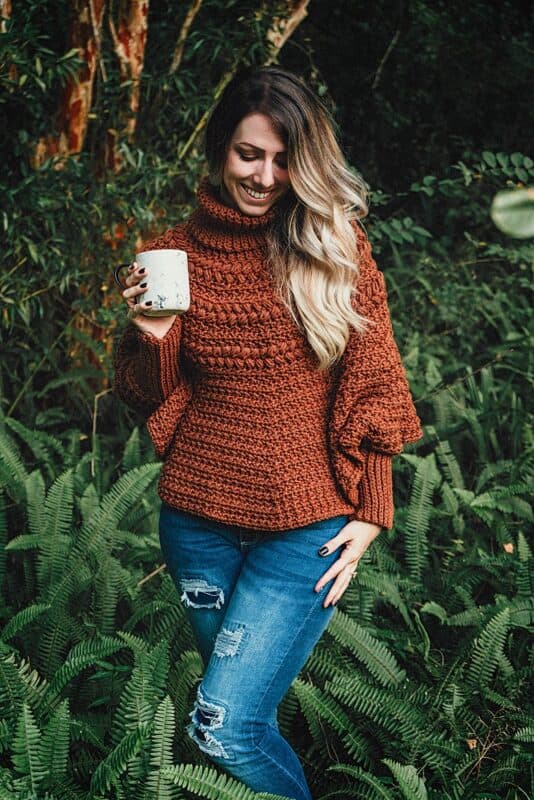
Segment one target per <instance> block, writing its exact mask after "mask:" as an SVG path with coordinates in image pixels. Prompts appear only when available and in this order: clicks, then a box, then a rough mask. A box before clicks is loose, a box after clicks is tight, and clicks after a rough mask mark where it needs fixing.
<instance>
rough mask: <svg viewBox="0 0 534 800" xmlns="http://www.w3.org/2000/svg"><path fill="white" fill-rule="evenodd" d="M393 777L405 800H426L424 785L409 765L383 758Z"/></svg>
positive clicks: (413, 768)
mask: <svg viewBox="0 0 534 800" xmlns="http://www.w3.org/2000/svg"><path fill="white" fill-rule="evenodd" d="M382 761H383V762H384V764H386V765H387V766H388V767H389V768H390V770H391V771H392V773H393V775H394V776H395V778H396V779H397V783H398V786H399V789H400V790H401V792H402V793H403V795H404V797H405V798H406V800H427V798H428V795H427V792H426V787H425V783H424V781H423V780H422V778H420V777H419V775H418V774H417V770H416V769H415V767H414V766H412V765H411V764H399V762H398V761H393V760H392V759H390V758H383V759H382Z"/></svg>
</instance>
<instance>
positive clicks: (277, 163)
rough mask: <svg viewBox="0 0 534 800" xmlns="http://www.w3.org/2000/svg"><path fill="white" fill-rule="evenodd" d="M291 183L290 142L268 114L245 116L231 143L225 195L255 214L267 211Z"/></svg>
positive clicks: (232, 201)
mask: <svg viewBox="0 0 534 800" xmlns="http://www.w3.org/2000/svg"><path fill="white" fill-rule="evenodd" d="M289 187H290V182H289V175H288V172H287V152H286V145H285V143H284V142H283V141H282V139H281V138H280V135H279V134H278V133H277V132H276V130H275V128H274V127H273V124H272V122H271V120H270V119H269V117H267V116H266V115H265V114H258V113H254V114H249V115H248V116H247V117H244V118H243V119H242V120H241V122H240V123H239V125H238V126H237V128H236V129H235V131H234V133H233V136H232V138H231V140H230V144H229V146H228V153H227V155H226V163H225V165H224V171H223V187H222V197H223V200H224V202H225V203H226V204H227V205H229V206H231V207H232V208H236V209H239V211H242V212H243V214H247V215H249V216H251V217H255V216H259V215H260V214H265V212H266V211H268V210H269V209H270V208H271V206H272V205H274V203H276V202H277V201H278V200H279V199H280V198H281V197H282V195H283V194H285V193H286V192H287V190H288V189H289Z"/></svg>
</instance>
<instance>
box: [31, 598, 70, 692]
mask: <svg viewBox="0 0 534 800" xmlns="http://www.w3.org/2000/svg"><path fill="white" fill-rule="evenodd" d="M50 605H51V606H52V608H53V613H52V612H49V613H48V614H47V615H46V616H45V617H44V619H43V620H42V621H41V630H40V635H39V644H38V651H37V665H38V667H39V669H40V670H41V672H43V673H44V674H45V675H46V676H47V677H48V678H49V677H51V676H52V675H53V674H54V672H55V671H56V670H57V669H58V668H59V666H60V665H61V664H63V662H64V660H65V653H66V651H67V648H68V646H69V641H70V639H71V638H72V636H73V634H74V620H73V618H72V616H71V615H70V614H69V613H68V612H67V610H66V609H65V608H63V607H62V606H59V605H56V606H54V604H53V603H50Z"/></svg>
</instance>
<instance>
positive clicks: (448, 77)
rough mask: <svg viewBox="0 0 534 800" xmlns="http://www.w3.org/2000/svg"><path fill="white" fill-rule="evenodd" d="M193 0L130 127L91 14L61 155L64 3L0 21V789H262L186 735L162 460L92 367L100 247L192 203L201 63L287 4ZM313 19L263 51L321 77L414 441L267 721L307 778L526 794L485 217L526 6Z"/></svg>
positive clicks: (519, 463) (521, 306)
mask: <svg viewBox="0 0 534 800" xmlns="http://www.w3.org/2000/svg"><path fill="white" fill-rule="evenodd" d="M128 2H129V3H130V4H131V5H133V4H134V0H128ZM128 2H126V0H125V2H124V3H123V4H121V5H120V7H119V8H118V9H112V10H111V12H110V11H109V10H106V11H105V14H106V15H107V14H109V13H113V14H119V13H122V10H124V7H127V6H128ZM180 5H182V4H180ZM194 5H195V3H192V6H194ZM197 5H198V6H199V10H198V14H197V16H196V18H195V19H194V21H193V24H192V26H191V28H190V30H189V32H188V36H187V38H186V41H185V47H184V49H183V57H182V60H181V63H180V65H179V67H178V68H177V69H176V70H175V71H172V70H171V69H170V65H171V61H172V56H173V53H174V52H175V48H176V43H177V39H178V36H179V33H180V30H181V26H182V25H183V21H184V17H185V14H186V11H187V8H185V7H184V8H183V9H182V8H180V9H179V10H178V11H177V10H176V4H165V3H162V2H155V0H152V3H151V4H150V7H149V16H148V38H147V44H146V56H145V64H144V70H143V73H142V78H141V83H140V90H141V91H140V108H139V112H138V114H137V117H136V126H135V132H134V133H133V134H132V135H127V134H126V133H124V131H125V130H126V124H125V122H124V120H125V108H126V109H128V108H129V106H128V103H129V102H130V99H131V94H129V92H131V85H132V82H131V81H130V82H128V80H126V79H124V76H123V75H121V68H120V63H119V61H118V59H117V57H116V52H115V51H114V47H113V41H112V37H111V36H110V35H109V32H108V28H107V27H106V26H107V22H106V25H103V27H102V34H101V42H100V45H101V49H100V59H99V61H98V64H97V68H96V73H95V84H94V89H93V95H92V106H91V113H90V115H89V118H88V128H87V132H86V135H85V138H84V142H83V147H81V149H80V151H79V152H78V153H72V152H67V153H65V152H59V151H58V152H57V153H56V154H55V155H54V154H52V153H51V152H49V151H47V152H45V155H44V156H43V147H44V148H45V150H46V147H48V148H49V150H50V142H52V141H53V140H54V136H55V135H56V133H57V130H58V128H59V126H60V124H61V113H62V109H63V107H62V102H63V101H62V97H63V95H62V92H63V91H64V87H65V86H68V84H69V79H70V76H72V75H79V74H80V69H81V61H80V56H79V54H78V52H77V51H76V50H73V48H72V47H71V44H72V41H71V39H70V38H69V37H71V35H72V26H73V24H74V22H75V20H76V14H75V12H74V10H73V9H74V8H75V7H76V9H77V12H79V13H80V14H81V11H80V9H81V8H82V7H83V6H84V3H83V2H81V0H80V3H77V4H76V5H75V4H73V5H72V6H71V5H70V4H69V3H68V2H67V0H61V2H59V3H50V2H41V3H34V2H31V1H30V0H20V1H19V2H17V3H14V4H13V10H12V14H11V18H10V19H7V20H6V21H5V23H4V31H3V33H2V34H1V35H0V47H1V57H0V87H1V92H2V94H1V95H0V110H1V111H2V116H3V123H4V124H3V126H2V130H1V132H0V145H1V147H2V159H3V167H4V169H3V172H2V177H1V178H0V189H1V200H0V211H1V218H0V225H1V226H2V231H3V247H2V250H3V266H2V272H1V273H0V301H1V317H0V343H1V347H2V360H1V363H0V403H1V405H0V580H1V597H2V611H1V613H2V616H1V621H2V626H3V629H2V633H1V635H0V800H41V798H42V800H71V798H72V799H74V798H75V799H76V800H122V798H128V800H164V799H166V798H189V797H200V798H228V800H239V798H243V800H245V799H246V800H249V798H252V797H253V793H252V792H250V791H248V790H246V789H245V788H244V787H242V786H239V785H238V784H237V783H236V782H235V781H232V780H231V779H230V778H228V777H226V776H224V775H222V774H220V773H218V772H217V770H215V768H213V767H212V766H211V765H210V763H209V761H208V760H207V759H206V758H204V756H203V754H202V753H200V752H199V751H198V750H197V749H196V747H195V746H194V745H193V743H192V742H191V741H190V740H189V738H188V737H187V736H186V735H185V730H184V728H185V723H186V720H187V718H188V717H187V715H188V713H189V711H190V709H191V708H192V702H193V696H194V690H195V686H196V683H197V682H198V680H199V679H200V677H201V661H200V656H199V655H198V653H197V651H196V650H195V646H194V640H193V637H192V633H191V631H190V629H189V627H188V625H187V623H186V620H185V617H184V613H183V609H182V607H181V605H180V602H179V599H178V595H177V593H176V591H175V589H174V586H173V585H172V581H171V579H170V577H169V575H168V574H167V573H166V571H165V570H164V569H158V567H159V566H160V565H161V555H160V552H159V548H158V540H157V533H156V530H157V511H158V501H157V495H156V492H155V482H156V478H157V474H158V471H159V465H158V464H157V463H156V462H155V459H154V455H153V451H152V449H151V446H150V444H149V442H148V438H147V435H146V432H145V431H144V429H143V427H142V424H141V422H142V421H141V420H139V419H137V418H136V417H135V416H134V415H133V413H132V412H130V411H128V410H126V409H125V408H123V407H122V406H121V405H120V404H119V403H118V401H116V400H115V399H114V398H113V396H112V394H111V392H110V391H109V386H110V378H111V374H112V351H113V345H114V342H115V341H116V337H117V336H118V334H119V333H120V330H121V326H122V325H123V324H124V315H123V311H122V307H121V302H120V298H119V297H118V295H117V294H116V293H115V291H114V289H113V286H112V285H111V282H110V268H111V266H112V265H113V264H114V263H116V262H118V261H122V260H125V259H128V258H129V257H130V255H131V253H132V252H133V251H134V250H135V247H136V246H138V245H139V243H140V242H141V241H142V239H143V238H146V237H147V236H148V235H150V234H152V233H154V232H156V231H159V230H163V229H165V227H168V226H169V225H172V224H173V223H174V222H176V221H178V220H179V219H181V218H183V217H184V216H185V215H186V214H187V213H188V212H189V210H190V208H191V207H192V204H193V202H194V188H195V186H196V184H197V182H198V179H199V176H200V175H201V173H202V169H203V163H202V159H201V148H200V145H201V133H202V122H203V119H204V117H203V115H204V114H205V112H206V110H207V109H208V108H209V107H210V105H211V103H212V101H213V99H214V96H215V94H216V91H217V87H220V86H221V85H222V82H223V80H224V79H225V78H226V77H228V76H229V75H230V74H231V73H232V71H233V70H234V69H235V67H236V66H237V65H238V64H239V63H250V62H254V63H262V62H264V61H265V60H267V59H268V58H271V57H272V55H273V52H272V47H271V45H270V44H269V42H270V41H271V39H270V38H269V32H270V31H271V29H272V23H273V18H274V17H275V16H276V14H277V13H280V14H282V12H283V11H284V9H285V11H286V12H287V10H288V8H290V7H291V6H292V5H293V6H294V5H296V4H291V3H284V2H280V3H268V2H266V3H259V2H253V1H252V0H246V1H245V2H225V3H223V2H221V1H220V0H204V3H203V4H202V3H199V4H197ZM392 9H393V10H392ZM308 12H309V14H308V17H307V18H306V19H305V20H304V21H303V22H302V23H301V24H300V26H299V27H298V28H297V29H296V31H295V32H294V34H293V36H292V37H291V38H290V39H289V41H288V42H287V44H286V45H285V47H284V48H283V49H282V50H281V51H280V52H279V53H278V55H277V57H278V60H279V61H280V63H282V64H283V65H285V66H288V67H290V68H293V69H295V70H298V71H299V72H301V73H302V74H303V75H305V77H306V78H307V80H308V81H309V82H310V83H311V84H312V85H313V86H314V87H315V88H316V90H317V91H318V92H319V93H320V94H321V95H322V96H323V97H324V99H325V102H327V103H328V105H329V106H330V108H331V109H332V111H333V113H334V116H335V118H336V120H337V121H338V123H339V125H340V135H341V137H342V139H343V141H344V144H345V147H346V150H347V153H348V155H349V159H350V162H351V164H352V165H353V166H354V167H355V168H356V169H358V170H359V171H361V172H362V174H363V175H364V177H365V178H366V180H368V181H369V183H370V185H371V189H372V201H373V203H372V213H371V216H370V218H369V220H368V222H367V227H368V231H369V235H370V238H371V240H372V242H373V247H374V252H375V255H376V258H377V261H378V263H379V265H380V267H381V268H382V269H383V270H384V273H385V276H386V281H387V285H388V291H389V299H390V307H391V312H392V317H393V320H394V326H395V331H396V336H397V341H398V343H399V347H400V349H401V353H402V356H403V361H404V364H405V366H406V369H407V372H408V376H409V380H410V384H411V387H412V390H413V394H414V397H415V399H416V405H417V408H418V411H419V413H420V415H421V418H422V420H423V422H424V426H425V437H424V439H423V440H421V441H420V442H418V443H417V444H416V445H414V446H412V447H410V448H408V449H407V451H406V452H405V453H404V454H402V455H401V456H399V457H398V458H397V459H396V460H395V480H396V500H397V502H396V506H397V511H396V520H395V528H394V530H393V531H391V532H390V533H387V534H386V533H383V534H381V536H380V537H379V538H378V539H377V540H376V542H375V543H374V544H373V546H372V547H371V548H370V550H369V551H368V553H367V554H366V556H365V558H364V560H363V563H362V565H361V567H360V569H359V572H358V581H357V582H355V583H354V584H353V585H352V586H351V587H350V589H349V590H348V591H347V592H346V594H345V595H344V597H343V599H342V601H341V602H340V605H339V608H338V610H337V612H336V615H335V617H334V619H333V621H332V623H331V625H330V626H329V628H328V630H327V632H326V634H325V636H324V637H323V639H322V640H321V642H320V643H319V645H318V646H317V648H316V650H315V651H314V653H313V655H312V656H311V658H310V659H309V661H308V663H307V664H306V666H305V668H304V670H303V671H302V673H301V674H300V675H299V677H298V679H297V680H296V681H295V682H294V684H293V686H292V687H291V690H290V692H289V693H288V695H287V697H286V698H285V700H284V702H283V704H282V706H281V709H280V725H281V729H282V730H283V732H284V734H285V735H286V736H287V737H288V738H289V739H290V741H291V742H292V743H293V744H294V746H295V748H296V749H297V751H298V753H299V756H300V757H301V759H302V761H303V763H304V765H305V769H306V772H307V775H308V777H309V780H310V785H311V786H312V791H313V793H314V797H317V798H322V799H323V800H326V798H334V797H340V798H343V799H344V800H353V799H354V800H356V798H364V797H365V798H369V799H370V800H374V799H375V798H388V799H389V798H391V800H398V798H407V799H408V800H412V799H416V800H419V799H421V800H423V799H424V798H429V799H430V800H475V799H476V800H486V799H487V800H489V799H490V798H491V799H492V800H493V798H503V799H504V800H520V799H521V800H522V798H527V797H529V796H532V795H533V794H534V761H533V758H532V752H531V750H529V745H531V743H532V740H533V737H534V721H533V719H532V713H531V711H532V708H531V701H530V697H529V682H531V680H532V671H533V656H532V640H531V634H532V627H533V622H534V601H533V588H534V564H533V558H532V551H531V548H530V545H529V542H528V538H527V533H528V528H529V526H530V525H531V524H532V510H531V506H530V504H529V485H532V479H533V471H534V470H533V468H534V456H533V447H532V417H531V413H530V411H529V409H528V407H527V404H526V398H527V392H526V387H527V381H528V380H529V378H530V377H531V375H532V364H531V358H532V356H531V353H532V338H533V337H532V327H531V312H530V309H531V304H532V298H531V286H532V266H533V264H534V245H533V244H532V239H514V238H509V237H507V236H505V235H504V234H503V233H501V232H500V231H499V230H498V229H497V228H496V227H495V226H494V225H493V223H492V221H491V219H490V216H489V209H490V206H491V202H492V198H493V197H494V195H495V193H496V192H497V191H499V190H502V189H504V188H515V187H518V186H519V187H520V186H528V185H534V160H533V159H532V155H533V154H532V152H529V144H530V143H531V131H532V128H533V123H534V120H533V118H532V117H533V115H534V110H533V106H532V103H531V101H530V99H529V95H528V89H527V87H528V83H527V75H528V69H529V67H531V66H532V62H533V36H534V34H533V33H532V31H533V30H534V27H533V26H532V24H531V23H532V21H533V20H532V8H531V4H530V3H525V2H503V3H492V2H489V0H488V1H487V2H475V3H470V4H466V3H459V2H453V3H449V2H448V3H442V2H432V3H430V2H420V1H417V0H413V2H410V3H408V2H398V3H397V4H391V3H386V2H383V1H382V2H378V3H376V4H372V8H371V7H369V4H365V3H361V2H349V0H341V1H340V2H339V3H335V4H332V3H328V2H326V0H311V2H310V3H309V6H308ZM529 15H530V16H529ZM105 19H107V17H106V18H105ZM118 23H119V19H118V18H115V25H116V26H117V25H118ZM355 54H356V55H355ZM63 110H64V109H63ZM110 131H111V133H110ZM110 141H111V144H110Z"/></svg>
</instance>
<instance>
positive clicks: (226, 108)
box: [204, 66, 368, 369]
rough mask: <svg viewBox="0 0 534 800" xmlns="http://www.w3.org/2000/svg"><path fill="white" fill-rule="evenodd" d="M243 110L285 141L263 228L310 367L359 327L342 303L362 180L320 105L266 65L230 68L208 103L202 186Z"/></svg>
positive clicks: (349, 282) (218, 164) (363, 194)
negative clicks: (284, 172) (280, 192)
mask: <svg viewBox="0 0 534 800" xmlns="http://www.w3.org/2000/svg"><path fill="white" fill-rule="evenodd" d="M253 113H260V114H265V115H266V116H268V117H269V118H270V119H271V122H272V124H273V126H274V128H275V130H276V131H277V133H278V135H279V136H280V137H281V138H282V139H283V141H284V142H285V144H286V147H287V159H288V174H289V179H290V183H291V188H290V190H289V191H288V192H287V193H286V194H285V195H284V196H283V197H282V198H281V199H280V200H279V201H278V203H279V204H280V205H281V206H282V208H281V209H280V213H278V214H277V215H276V217H275V222H274V223H273V226H272V228H271V229H270V231H269V234H268V235H269V239H270V241H269V258H270V263H271V268H272V271H273V277H274V283H275V287H276V290H277V292H278V294H279V296H280V298H281V299H282V301H283V302H284V304H285V305H286V307H287V308H288V310H289V312H290V314H291V316H292V318H293V319H294V321H295V323H296V324H297V326H298V327H299V329H300V330H301V331H302V332H303V333H304V335H305V336H306V338H307V340H308V343H309V345H310V347H311V348H312V350H313V352H314V353H315V355H316V357H317V362H318V369H327V368H329V367H331V366H333V365H334V364H335V363H336V362H337V361H338V360H339V359H340V358H341V356H342V355H343V352H344V350H345V347H346V345H347V342H348V339H349V333H350V326H353V327H354V328H355V329H356V331H357V332H359V333H363V332H364V331H365V329H366V328H367V323H368V320H367V319H366V318H365V317H364V316H362V315H360V314H359V313H358V312H357V311H356V310H355V308H354V307H353V303H352V298H353V294H354V292H355V287H356V284H357V280H358V277H359V264H358V252H357V245H356V233H355V228H354V224H355V223H354V220H357V219H361V218H363V217H364V216H366V214H367V212H368V207H367V187H366V184H365V183H364V181H363V180H362V178H361V177H360V176H358V175H357V174H355V173H354V172H352V171H351V170H350V169H349V168H348V166H347V163H346V160H345V158H344V156H343V153H342V151H341V148H340V146H339V144H338V141H337V138H336V134H335V126H334V122H333V120H332V118H331V116H330V114H329V113H328V111H327V109H326V108H325V107H324V105H323V104H322V103H321V102H320V100H319V99H318V98H317V97H316V96H315V94H314V93H313V92H312V91H311V90H310V89H309V88H308V87H307V86H306V84H305V83H304V82H303V81H302V80H301V79H300V78H298V77H297V76H296V75H294V74H293V73H291V72H289V71H287V70H283V69H281V68H279V67H276V66H271V67H249V68H247V69H246V70H243V71H242V72H240V73H239V74H238V75H236V77H235V78H233V80H232V81H230V83H229V84H228V85H227V86H226V88H225V90H224V92H223V93H222V95H221V98H220V100H219V102H218V103H217V105H216V106H215V107H214V109H213V110H212V112H211V115H210V118H209V120H208V124H207V127H206V133H205V140H204V142H205V143H204V147H205V154H206V159H207V162H208V169H209V178H210V181H211V183H212V185H214V186H216V187H218V188H219V189H220V188H221V186H222V182H223V170H224V165H225V162H226V157H227V153H228V148H229V144H230V141H231V138H232V135H233V133H234V131H235V129H236V127H237V125H238V124H239V123H240V121H241V120H242V119H243V118H244V117H246V116H248V115H249V114H253Z"/></svg>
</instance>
